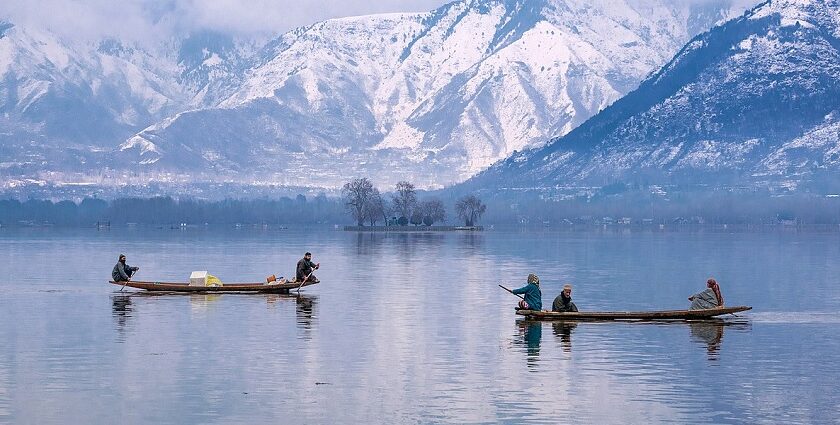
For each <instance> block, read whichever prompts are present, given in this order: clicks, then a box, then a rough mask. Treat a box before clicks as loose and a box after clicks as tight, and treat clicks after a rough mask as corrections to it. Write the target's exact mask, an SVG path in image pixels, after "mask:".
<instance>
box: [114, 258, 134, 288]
mask: <svg viewBox="0 0 840 425" xmlns="http://www.w3.org/2000/svg"><path fill="white" fill-rule="evenodd" d="M138 270H140V267H131V266H129V265H128V264H126V263H125V255H124V254H120V258H119V260H118V261H117V264H116V265H114V270H112V271H111V278H112V279H113V280H114V282H128V281H129V280H131V275H133V274H134V273H136V272H137V271H138Z"/></svg>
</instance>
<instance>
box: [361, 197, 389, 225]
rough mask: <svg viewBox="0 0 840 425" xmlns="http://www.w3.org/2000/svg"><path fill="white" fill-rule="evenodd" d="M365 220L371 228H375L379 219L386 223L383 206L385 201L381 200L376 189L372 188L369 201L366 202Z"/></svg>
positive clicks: (385, 210)
mask: <svg viewBox="0 0 840 425" xmlns="http://www.w3.org/2000/svg"><path fill="white" fill-rule="evenodd" d="M365 218H367V220H368V222H369V223H370V225H371V226H376V222H377V221H379V219H384V220H385V221H386V223H387V220H388V211H387V207H386V205H385V200H384V199H382V195H381V194H380V193H379V189H377V188H373V191H372V192H371V195H370V201H368V203H367V205H366V206H365Z"/></svg>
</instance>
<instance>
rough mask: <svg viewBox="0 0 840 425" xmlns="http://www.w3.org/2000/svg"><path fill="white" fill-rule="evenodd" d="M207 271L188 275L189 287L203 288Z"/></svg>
mask: <svg viewBox="0 0 840 425" xmlns="http://www.w3.org/2000/svg"><path fill="white" fill-rule="evenodd" d="M206 283H207V270H204V271H198V272H192V273H190V286H205V284H206Z"/></svg>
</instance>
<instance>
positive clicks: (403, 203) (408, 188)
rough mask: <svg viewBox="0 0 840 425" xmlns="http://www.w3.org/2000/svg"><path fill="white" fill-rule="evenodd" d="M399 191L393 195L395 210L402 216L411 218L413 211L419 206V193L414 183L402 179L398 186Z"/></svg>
mask: <svg viewBox="0 0 840 425" xmlns="http://www.w3.org/2000/svg"><path fill="white" fill-rule="evenodd" d="M396 190H397V193H396V194H395V195H394V196H393V198H392V199H393V204H394V211H396V212H397V213H399V214H400V217H405V218H409V217H411V212H412V211H413V210H414V208H415V207H416V206H417V193H416V192H415V191H414V185H413V184H411V183H409V182H407V181H401V182H398V183H397V186H396Z"/></svg>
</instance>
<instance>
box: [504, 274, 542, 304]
mask: <svg viewBox="0 0 840 425" xmlns="http://www.w3.org/2000/svg"><path fill="white" fill-rule="evenodd" d="M511 292H513V293H514V294H522V295H524V296H525V299H524V300H522V301H519V308H520V309H522V310H536V311H540V310H542V292H541V291H540V278H539V277H537V275H535V274H533V273H531V274H529V275H528V284H527V285H525V286H523V287H521V288H519V289H514V290H513V291H511Z"/></svg>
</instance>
